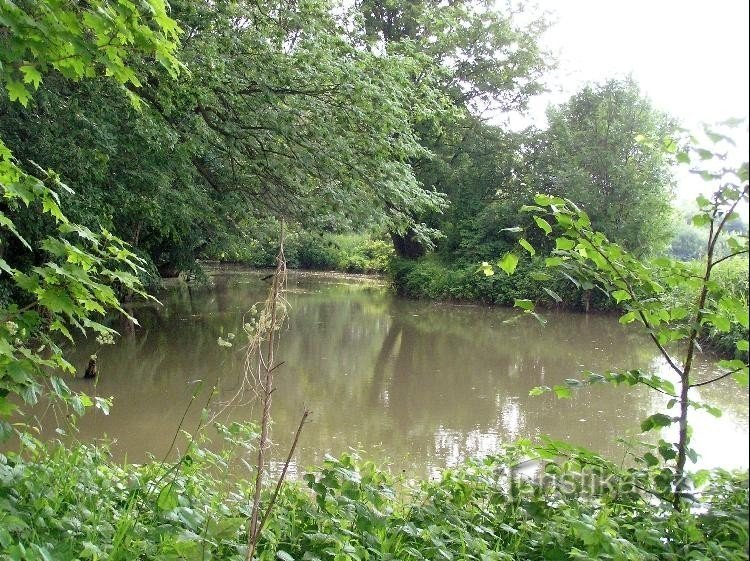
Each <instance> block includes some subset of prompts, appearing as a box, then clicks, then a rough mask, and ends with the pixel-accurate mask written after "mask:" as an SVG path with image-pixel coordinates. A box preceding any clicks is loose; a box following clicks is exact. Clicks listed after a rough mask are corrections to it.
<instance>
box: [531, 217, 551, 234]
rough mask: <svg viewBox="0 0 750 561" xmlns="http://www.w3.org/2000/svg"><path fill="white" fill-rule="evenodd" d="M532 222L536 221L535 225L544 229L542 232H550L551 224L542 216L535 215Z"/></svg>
mask: <svg viewBox="0 0 750 561" xmlns="http://www.w3.org/2000/svg"><path fill="white" fill-rule="evenodd" d="M534 222H536V225H537V226H539V228H541V229H542V230H544V233H545V234H547V235H549V234H551V233H552V226H550V225H549V222H547V221H546V220H545V219H544V218H542V217H541V216H535V217H534Z"/></svg>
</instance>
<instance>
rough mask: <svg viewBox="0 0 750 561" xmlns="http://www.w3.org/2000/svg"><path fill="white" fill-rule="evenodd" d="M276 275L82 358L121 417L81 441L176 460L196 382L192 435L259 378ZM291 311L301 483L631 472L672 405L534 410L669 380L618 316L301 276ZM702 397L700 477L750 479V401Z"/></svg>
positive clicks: (224, 289) (143, 309)
mask: <svg viewBox="0 0 750 561" xmlns="http://www.w3.org/2000/svg"><path fill="white" fill-rule="evenodd" d="M262 275H263V274H262V273H259V272H253V271H246V270H243V269H239V268H217V269H215V270H212V271H211V272H210V277H209V278H210V282H209V283H208V284H207V285H206V286H201V287H188V286H187V285H185V284H176V285H174V286H172V287H171V288H169V289H167V290H165V291H164V292H162V293H160V294H159V295H158V297H159V299H160V301H161V303H162V305H156V304H139V305H137V306H136V307H134V308H133V313H134V314H135V315H136V316H137V317H138V319H139V321H140V323H141V327H140V328H138V329H136V331H135V333H131V334H125V335H123V337H122V338H120V339H119V340H118V342H117V344H116V345H114V346H105V347H103V348H101V349H99V348H98V345H97V344H96V343H95V342H94V341H85V342H83V343H82V344H80V345H78V346H77V347H76V348H75V349H74V350H73V351H72V353H71V355H70V358H71V361H72V362H73V363H74V364H75V365H76V366H77V367H78V368H80V371H81V372H82V371H83V369H84V368H85V365H86V361H87V359H88V356H89V355H90V354H92V353H93V352H97V351H98V357H99V361H98V362H99V370H100V373H101V374H100V377H99V379H98V381H97V382H96V384H94V383H93V382H91V381H88V380H80V379H79V380H74V381H72V382H71V386H72V387H73V388H75V389H77V390H81V391H86V392H88V393H90V394H94V393H95V394H96V395H99V396H104V397H108V396H112V397H113V398H114V406H113V408H112V411H111V413H110V414H109V415H107V416H105V415H103V414H102V413H101V412H98V411H96V412H93V413H89V414H87V415H86V416H85V417H84V418H83V419H82V420H81V421H80V422H79V426H78V433H77V438H79V439H81V440H92V439H96V438H102V437H105V436H106V437H108V438H111V439H114V440H115V441H116V442H115V445H114V448H113V450H114V453H115V454H116V456H117V457H118V458H121V459H127V460H128V461H134V462H141V461H144V460H145V459H147V458H148V457H149V456H150V455H153V456H155V457H161V456H163V455H164V454H165V453H166V451H167V450H168V449H169V447H170V443H171V441H172V438H173V435H174V434H175V431H176V430H177V427H178V425H179V423H180V419H181V418H182V417H183V414H184V413H185V410H186V406H187V405H188V404H189V403H190V400H191V396H192V395H193V393H194V391H195V388H196V381H197V380H202V381H203V382H202V390H201V391H200V392H199V394H198V396H197V397H196V399H195V402H194V404H193V406H192V407H191V408H190V410H189V411H188V413H187V415H186V416H185V420H184V422H183V424H182V427H183V429H185V430H187V431H193V430H195V428H196V427H197V426H198V425H199V423H200V410H201V408H202V407H203V405H205V404H206V403H208V411H209V412H210V414H214V413H217V412H219V411H220V410H221V409H222V408H223V407H224V405H226V403H227V402H228V401H229V400H230V398H231V397H232V396H234V395H235V394H236V393H237V390H238V389H239V387H240V385H241V380H242V379H243V377H244V355H245V352H244V349H243V335H242V333H243V332H242V325H243V324H244V322H245V321H246V320H247V317H248V316H247V312H248V310H249V309H250V308H251V306H252V305H253V304H254V303H256V302H258V301H261V300H263V299H264V298H265V293H266V291H267V289H268V282H267V281H266V282H264V281H263V280H262ZM286 298H287V301H288V303H289V322H288V325H287V326H286V327H285V329H284V330H283V331H282V332H281V334H280V335H281V338H280V345H279V349H278V353H277V357H278V360H279V361H283V364H282V365H281V366H280V367H279V368H278V369H277V371H276V387H277V389H276V391H275V392H274V394H273V419H274V425H273V429H272V438H273V441H274V443H275V448H274V452H273V455H274V457H275V458H276V461H277V462H278V460H279V459H280V458H282V457H283V456H284V455H285V453H286V448H287V446H288V445H289V443H290V441H291V438H292V435H293V432H294V429H295V428H296V424H297V422H298V419H299V417H300V415H301V414H302V411H303V409H304V408H305V407H309V408H310V409H311V410H312V415H311V418H310V421H309V422H308V423H307V424H306V426H305V428H304V431H303V434H302V436H301V439H300V445H299V448H298V452H297V454H296V456H295V460H294V462H293V464H292V472H293V473H299V472H300V471H301V470H303V469H305V468H307V467H310V466H314V465H316V464H319V463H320V462H321V461H322V459H323V458H324V456H325V455H326V454H332V455H338V454H340V453H342V452H347V451H350V450H359V451H361V455H363V456H364V457H367V458H370V459H374V460H376V461H377V462H379V463H381V464H382V465H384V466H387V467H389V468H390V469H391V470H392V471H393V472H395V473H406V474H408V475H409V476H433V477H434V476H436V474H437V473H439V471H440V470H441V469H442V468H445V467H447V466H453V465H455V464H456V463H457V462H460V461H461V460H462V459H465V458H467V457H472V456H483V455H487V454H491V453H492V452H494V451H496V450H497V449H498V447H499V446H501V445H502V444H503V443H507V442H512V441H513V440H515V439H519V438H531V439H535V438H538V437H540V436H541V435H550V436H552V437H554V438H559V439H565V440H568V441H570V442H572V443H576V444H580V445H583V446H586V447H590V448H592V449H594V450H597V451H600V452H602V453H605V454H607V455H608V456H610V457H612V458H615V459H620V458H622V457H623V454H624V447H623V446H622V444H620V443H618V442H617V439H618V437H634V438H642V437H644V435H641V434H640V433H639V430H638V427H639V423H640V420H641V419H643V418H645V417H646V416H648V415H649V414H651V413H653V412H656V411H657V410H658V409H659V408H662V407H663V403H664V402H663V400H662V399H661V397H662V396H659V395H656V394H655V393H654V392H650V391H646V390H645V388H639V389H635V390H634V389H627V388H612V387H604V386H601V387H593V388H590V389H585V390H582V391H578V392H576V393H575V394H574V395H573V397H572V398H571V399H565V400H558V399H556V398H555V397H554V396H552V395H544V396H540V397H530V396H529V390H530V389H531V388H533V387H535V386H538V385H550V386H551V385H554V384H557V383H562V381H563V380H564V379H565V378H574V377H576V376H578V374H579V373H580V372H581V371H584V370H591V371H595V372H597V371H598V372H601V371H604V370H607V369H615V368H653V369H663V368H664V365H663V364H662V363H661V361H660V360H659V357H658V353H657V351H656V350H655V349H654V347H653V346H652V344H651V343H650V341H649V340H648V339H647V338H646V337H645V336H643V335H642V334H641V333H640V332H639V331H638V330H637V329H634V328H632V327H624V326H621V325H619V324H618V322H617V320H616V318H614V317H612V316H601V315H588V316H586V315H577V314H567V313H549V314H546V318H547V320H548V322H547V324H546V325H545V326H542V325H541V324H539V323H538V322H536V321H535V320H533V319H530V318H522V319H520V320H519V321H515V322H510V323H508V322H507V321H506V320H510V319H512V318H514V317H516V315H517V314H516V312H515V311H513V310H508V309H501V308H489V307H482V306H467V305H451V304H441V303H434V302H426V301H412V300H406V299H402V298H399V297H397V296H395V295H393V294H392V293H391V292H390V291H389V289H388V287H387V285H386V284H385V283H384V282H382V281H377V280H373V279H363V278H353V277H345V276H340V275H325V274H310V273H297V272H290V273H289V279H288V291H287V293H286ZM229 333H234V334H236V337H235V339H234V340H233V346H232V347H225V346H220V345H219V344H218V342H217V341H218V339H219V337H223V338H224V339H225V340H226V339H227V338H228V337H229V335H228V334H229ZM698 371H699V374H698V375H699V376H700V377H701V378H703V377H705V378H708V377H710V376H711V373H712V372H713V370H712V367H711V361H710V360H708V359H705V358H702V359H701V360H699V362H698ZM214 386H215V387H216V392H215V394H214V396H213V398H211V399H210V400H209V398H208V395H209V390H210V388H211V387H214ZM701 390H702V392H701V395H700V396H695V397H698V398H701V399H705V400H708V401H710V402H712V403H713V404H715V405H717V406H719V407H721V408H722V409H723V411H724V414H723V416H722V417H721V418H718V419H717V418H714V417H711V416H710V415H708V414H707V413H704V412H700V411H698V412H695V413H694V414H693V417H692V420H693V424H694V426H695V437H694V444H695V447H696V448H697V449H698V451H699V453H701V454H702V458H701V465H702V466H706V467H707V466H722V467H727V468H731V467H747V465H748V396H747V392H746V391H745V390H742V389H741V388H739V386H737V384H736V383H734V381H732V380H725V381H722V382H721V383H719V384H717V385H715V386H713V387H710V388H709V387H707V388H701ZM242 398H243V399H241V402H235V405H233V406H231V407H229V408H228V409H227V410H226V411H225V412H224V413H223V414H222V415H221V416H220V417H219V419H220V420H221V421H222V422H224V423H226V422H229V421H231V420H249V419H257V416H258V413H259V410H260V407H259V405H258V403H257V400H254V399H252V394H251V393H249V392H245V394H244V395H243V396H242ZM58 418H59V417H58ZM42 425H43V427H44V433H45V434H48V435H51V434H54V433H53V432H52V431H53V429H54V427H55V426H56V418H55V416H54V415H52V413H51V412H49V411H47V413H46V414H45V415H43V416H42ZM177 446H178V448H179V447H180V446H182V447H184V440H178V444H177Z"/></svg>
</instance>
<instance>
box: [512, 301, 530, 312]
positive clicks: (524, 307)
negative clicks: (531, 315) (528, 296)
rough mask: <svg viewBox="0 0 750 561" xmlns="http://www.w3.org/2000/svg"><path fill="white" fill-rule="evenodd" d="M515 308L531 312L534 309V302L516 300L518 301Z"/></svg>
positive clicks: (514, 303) (514, 305) (514, 304)
mask: <svg viewBox="0 0 750 561" xmlns="http://www.w3.org/2000/svg"><path fill="white" fill-rule="evenodd" d="M513 307H515V308H521V309H522V310H526V311H531V310H533V309H534V302H532V301H531V300H524V299H520V298H516V300H515V301H514V302H513Z"/></svg>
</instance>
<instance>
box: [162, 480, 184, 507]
mask: <svg viewBox="0 0 750 561" xmlns="http://www.w3.org/2000/svg"><path fill="white" fill-rule="evenodd" d="M179 504H180V500H179V496H178V495H177V489H176V487H175V484H174V483H173V482H172V483H167V484H166V485H165V486H164V487H162V489H161V491H159V496H158V497H157V498H156V506H158V507H159V509H160V510H172V509H174V508H177V507H178V506H179Z"/></svg>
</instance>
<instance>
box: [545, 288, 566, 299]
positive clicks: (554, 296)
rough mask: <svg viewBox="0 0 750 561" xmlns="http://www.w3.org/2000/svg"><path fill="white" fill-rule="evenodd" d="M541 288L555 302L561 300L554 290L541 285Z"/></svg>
mask: <svg viewBox="0 0 750 561" xmlns="http://www.w3.org/2000/svg"><path fill="white" fill-rule="evenodd" d="M542 290H544V292H546V293H547V294H549V295H550V296H551V297H552V299H553V300H554V301H555V302H562V298H561V297H560V295H559V294H558V293H557V292H555V291H554V290H552V289H549V288H547V287H546V286H543V287H542Z"/></svg>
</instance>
